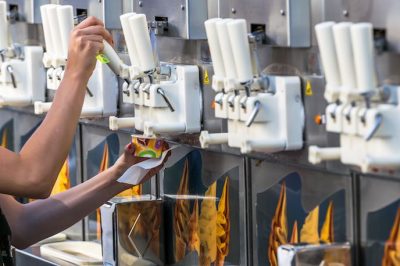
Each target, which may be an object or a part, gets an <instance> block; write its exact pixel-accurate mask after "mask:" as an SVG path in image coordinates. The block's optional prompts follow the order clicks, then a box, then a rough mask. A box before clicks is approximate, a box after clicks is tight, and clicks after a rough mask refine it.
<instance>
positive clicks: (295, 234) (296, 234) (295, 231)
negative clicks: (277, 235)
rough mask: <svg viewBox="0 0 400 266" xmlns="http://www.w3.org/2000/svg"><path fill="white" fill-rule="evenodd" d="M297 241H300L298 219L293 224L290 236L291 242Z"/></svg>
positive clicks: (295, 242)
mask: <svg viewBox="0 0 400 266" xmlns="http://www.w3.org/2000/svg"><path fill="white" fill-rule="evenodd" d="M297 243H299V232H298V228H297V221H295V222H294V224H293V229H292V237H291V238H290V244H297Z"/></svg>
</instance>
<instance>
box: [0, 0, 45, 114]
mask: <svg viewBox="0 0 400 266" xmlns="http://www.w3.org/2000/svg"><path fill="white" fill-rule="evenodd" d="M7 10H8V9H7V3H6V2H5V1H0V106H28V105H31V104H32V103H33V102H35V101H43V100H44V97H45V89H44V86H45V76H44V68H43V66H42V63H41V58H42V57H43V48H42V47H41V46H22V45H19V44H14V43H12V41H11V36H10V34H9V28H8V27H9V22H8V19H7V13H8V11H7Z"/></svg>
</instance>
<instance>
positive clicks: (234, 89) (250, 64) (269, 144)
mask: <svg viewBox="0 0 400 266" xmlns="http://www.w3.org/2000/svg"><path fill="white" fill-rule="evenodd" d="M205 27H206V31H207V38H208V43H209V46H210V52H211V56H212V59H213V63H214V69H215V74H214V76H213V81H212V88H213V89H214V90H215V91H216V92H217V94H216V96H215V116H216V117H218V118H222V119H227V120H228V132H227V133H215V134H210V133H209V132H208V131H203V132H202V133H201V136H200V142H201V146H202V147H203V148H207V147H209V145H213V144H228V145H229V146H230V147H233V148H239V149H240V151H241V152H242V153H243V154H246V153H251V152H265V153H274V152H280V151H285V150H298V149H301V147H302V146H303V127H304V109H303V104H302V98H301V83H300V78H299V77H284V76H282V77H277V76H276V77H273V76H266V75H263V74H262V73H260V71H259V70H258V69H257V67H256V66H257V64H256V62H257V60H256V56H257V54H256V52H255V50H254V47H253V48H252V49H251V48H250V45H249V41H248V34H247V23H246V20H244V19H220V18H215V19H210V20H208V21H206V22H205Z"/></svg>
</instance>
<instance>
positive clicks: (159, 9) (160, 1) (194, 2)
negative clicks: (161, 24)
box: [133, 0, 208, 40]
mask: <svg viewBox="0 0 400 266" xmlns="http://www.w3.org/2000/svg"><path fill="white" fill-rule="evenodd" d="M133 10H134V11H135V12H136V13H143V14H146V17H147V20H149V21H150V22H152V21H157V20H158V19H161V18H168V31H167V32H165V33H164V34H165V35H166V36H168V37H179V38H183V39H192V40H198V39H205V38H206V34H205V28H204V21H205V20H207V18H208V8H207V0H170V1H164V0H134V5H133ZM157 18H158V19H157Z"/></svg>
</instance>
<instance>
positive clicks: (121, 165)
mask: <svg viewBox="0 0 400 266" xmlns="http://www.w3.org/2000/svg"><path fill="white" fill-rule="evenodd" d="M134 154H135V145H134V144H132V143H130V144H128V145H126V146H125V150H124V153H123V154H122V155H121V157H119V158H118V160H117V161H116V163H115V164H114V166H113V167H115V169H116V170H117V172H118V176H121V175H122V174H123V173H124V172H125V171H126V170H128V168H129V167H131V166H132V165H135V164H138V163H140V162H143V161H146V160H148V158H142V157H136V156H134ZM170 156H171V153H170V152H169V153H168V154H167V156H166V157H165V158H164V161H163V162H162V164H161V165H159V166H157V167H155V168H153V169H150V171H149V172H148V173H147V174H146V176H145V178H144V179H145V180H147V179H148V178H150V177H152V176H154V175H156V174H157V173H158V172H159V171H160V170H161V169H162V168H163V167H164V164H165V162H166V161H167V160H168V158H169V157H170Z"/></svg>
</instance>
